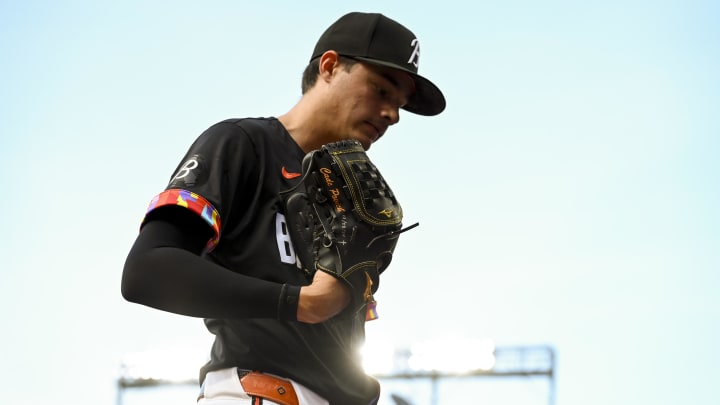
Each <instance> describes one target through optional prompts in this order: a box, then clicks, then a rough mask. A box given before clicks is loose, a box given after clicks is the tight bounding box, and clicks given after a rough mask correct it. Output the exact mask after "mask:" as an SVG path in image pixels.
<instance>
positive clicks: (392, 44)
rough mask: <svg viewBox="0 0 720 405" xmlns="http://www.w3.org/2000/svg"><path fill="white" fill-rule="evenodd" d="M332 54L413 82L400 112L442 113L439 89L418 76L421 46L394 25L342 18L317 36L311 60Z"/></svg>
mask: <svg viewBox="0 0 720 405" xmlns="http://www.w3.org/2000/svg"><path fill="white" fill-rule="evenodd" d="M331 50H332V51H335V52H337V53H338V54H339V55H341V56H347V57H351V58H353V59H358V60H360V61H363V62H367V63H372V64H375V65H380V66H387V67H391V68H394V69H398V70H402V71H403V72H407V73H408V74H409V75H410V77H412V78H413V80H414V81H415V92H414V93H413V94H412V95H411V96H410V99H409V100H408V103H407V104H406V105H405V106H404V107H403V109H405V110H407V111H410V112H412V113H415V114H420V115H437V114H440V113H441V112H442V111H443V110H444V109H445V97H444V96H443V94H442V92H441V91H440V89H439V88H438V87H437V86H435V85H434V84H433V83H432V82H431V81H430V80H428V79H426V78H424V77H422V76H420V75H419V74H417V71H418V64H419V61H420V45H419V43H418V40H417V38H416V37H415V34H413V33H412V31H410V30H409V29H407V28H405V27H404V26H403V25H401V24H400V23H398V22H397V21H394V20H392V19H390V18H388V17H385V16H384V15H382V14H378V13H359V12H353V13H349V14H345V15H344V16H342V17H340V19H338V20H337V21H335V22H334V23H333V24H332V25H331V26H330V27H328V29H327V30H325V32H324V33H323V34H322V35H321V36H320V39H319V40H318V42H317V44H316V45H315V50H314V51H313V54H312V57H311V58H310V60H313V59H315V58H317V57H319V56H321V55H322V54H323V53H325V52H326V51H331Z"/></svg>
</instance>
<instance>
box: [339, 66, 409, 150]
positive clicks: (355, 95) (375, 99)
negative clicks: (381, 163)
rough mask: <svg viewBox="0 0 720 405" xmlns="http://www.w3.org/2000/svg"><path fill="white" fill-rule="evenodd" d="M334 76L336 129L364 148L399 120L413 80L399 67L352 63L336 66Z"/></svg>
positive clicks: (367, 147) (345, 137) (368, 146)
mask: <svg viewBox="0 0 720 405" xmlns="http://www.w3.org/2000/svg"><path fill="white" fill-rule="evenodd" d="M340 70H341V72H340V73H339V74H338V76H337V77H336V78H335V79H336V80H337V81H336V82H335V83H334V86H335V88H334V90H335V94H336V95H337V97H333V98H335V99H336V102H337V105H336V108H337V110H336V116H337V119H336V120H335V122H336V124H337V125H338V126H340V128H338V129H336V131H337V132H336V133H338V134H345V135H344V139H348V138H349V139H355V140H358V141H359V142H360V143H362V145H363V146H364V147H365V149H369V148H370V145H371V144H372V143H373V142H375V141H377V140H378V138H380V137H381V136H382V135H383V134H384V133H385V131H386V130H387V129H388V127H389V126H390V125H394V124H396V123H398V122H399V121H400V108H401V107H402V106H404V105H405V104H406V103H407V100H408V98H409V97H410V95H411V94H412V92H413V89H414V82H413V80H412V78H410V76H409V75H408V74H407V73H404V72H402V71H399V70H396V69H391V68H386V67H380V66H376V65H371V64H367V63H356V64H354V65H353V66H351V67H350V68H349V69H342V68H341V69H340Z"/></svg>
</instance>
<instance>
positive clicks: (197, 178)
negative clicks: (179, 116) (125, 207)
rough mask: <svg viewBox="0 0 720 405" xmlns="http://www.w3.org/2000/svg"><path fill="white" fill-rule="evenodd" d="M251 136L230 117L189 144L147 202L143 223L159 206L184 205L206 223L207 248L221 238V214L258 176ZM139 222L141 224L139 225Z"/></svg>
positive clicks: (214, 244)
mask: <svg viewBox="0 0 720 405" xmlns="http://www.w3.org/2000/svg"><path fill="white" fill-rule="evenodd" d="M253 151H254V148H253V145H252V142H251V141H250V139H249V138H248V137H247V136H246V134H245V133H244V132H243V130H242V129H241V128H240V127H238V126H237V125H235V124H234V123H233V122H231V121H223V122H221V123H218V124H215V125H213V126H212V127H210V128H209V129H208V130H206V131H205V132H203V133H202V134H201V135H200V136H199V137H198V139H197V140H196V141H195V142H194V143H193V144H192V146H191V147H190V148H189V150H188V152H187V153H186V155H185V157H184V158H183V160H182V161H181V163H180V164H179V165H178V166H177V168H176V169H175V172H174V173H173V175H172V177H171V178H170V181H169V183H168V186H167V188H166V189H165V190H164V191H162V192H161V193H159V194H158V195H156V196H155V197H154V198H153V199H152V200H151V201H150V204H149V206H148V209H147V211H146V213H145V218H144V219H143V222H142V225H144V224H145V223H146V221H148V220H149V219H150V218H151V214H152V213H153V212H154V211H155V210H158V209H161V208H162V207H167V206H179V207H183V208H185V209H187V210H189V211H191V212H192V213H194V214H195V215H198V216H199V217H200V218H202V219H203V221H205V223H207V225H208V226H209V227H210V228H211V229H212V231H213V236H212V237H211V239H210V240H209V241H208V242H207V245H206V251H207V252H209V251H212V250H213V249H214V248H215V247H216V246H217V244H218V242H219V241H220V235H221V234H222V230H223V228H222V224H223V222H222V218H224V217H225V215H226V214H227V210H228V208H229V207H230V205H231V203H232V201H233V199H234V197H235V195H236V193H237V192H238V190H239V189H242V188H243V187H246V186H247V185H248V182H249V181H251V179H252V178H257V177H256V174H254V172H255V171H256V170H257V158H256V156H255V154H254V152H253ZM142 225H141V227H142Z"/></svg>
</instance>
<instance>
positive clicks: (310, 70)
mask: <svg viewBox="0 0 720 405" xmlns="http://www.w3.org/2000/svg"><path fill="white" fill-rule="evenodd" d="M338 60H339V61H340V65H341V66H342V67H343V69H345V70H346V71H347V70H350V68H351V67H352V66H353V65H354V64H356V63H357V62H358V60H357V59H353V58H348V57H346V56H340V57H339V58H338ZM319 70H320V57H317V58H315V59H313V60H311V61H310V63H308V65H307V66H306V67H305V70H304V71H303V74H302V94H305V92H307V91H308V90H310V89H311V88H312V87H313V86H315V83H316V82H317V78H318V74H319Z"/></svg>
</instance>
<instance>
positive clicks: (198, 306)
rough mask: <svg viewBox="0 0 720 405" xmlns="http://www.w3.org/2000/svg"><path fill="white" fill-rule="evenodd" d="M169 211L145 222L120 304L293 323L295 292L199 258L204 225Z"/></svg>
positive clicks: (125, 276)
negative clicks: (124, 301)
mask: <svg viewBox="0 0 720 405" xmlns="http://www.w3.org/2000/svg"><path fill="white" fill-rule="evenodd" d="M170 208H171V207H165V208H162V209H158V210H157V211H158V212H160V211H162V210H165V212H164V213H163V214H162V215H160V214H158V215H156V216H155V217H154V218H150V219H149V221H147V222H146V224H145V225H144V226H143V228H142V230H141V231H140V234H139V235H138V237H137V239H136V240H135V244H134V245H133V247H132V249H131V250H130V253H129V254H128V257H127V260H126V261H125V267H124V269H123V275H122V294H123V297H125V299H127V300H128V301H131V302H135V303H138V304H143V305H147V306H150V307H153V308H157V309H161V310H164V311H169V312H174V313H177V314H181V315H187V316H193V317H200V318H251V317H252V318H278V317H279V318H281V319H284V320H296V317H297V298H298V297H299V294H300V287H298V286H290V285H283V284H278V283H274V282H270V281H266V280H260V279H257V278H253V277H248V276H244V275H242V274H237V273H234V272H232V271H229V270H227V269H225V268H223V267H221V266H219V265H217V264H215V263H212V262H210V261H208V260H205V259H203V258H202V257H200V255H199V254H200V252H201V251H202V249H203V247H204V246H205V243H206V242H207V241H208V240H209V238H210V236H209V233H208V227H207V225H205V224H203V223H202V220H201V219H200V218H198V217H197V216H196V215H194V214H192V213H190V212H189V211H187V212H182V211H183V210H184V209H182V208H178V209H175V207H172V208H173V209H174V210H175V212H171V211H170ZM178 210H179V211H178Z"/></svg>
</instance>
